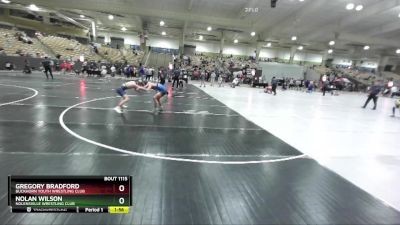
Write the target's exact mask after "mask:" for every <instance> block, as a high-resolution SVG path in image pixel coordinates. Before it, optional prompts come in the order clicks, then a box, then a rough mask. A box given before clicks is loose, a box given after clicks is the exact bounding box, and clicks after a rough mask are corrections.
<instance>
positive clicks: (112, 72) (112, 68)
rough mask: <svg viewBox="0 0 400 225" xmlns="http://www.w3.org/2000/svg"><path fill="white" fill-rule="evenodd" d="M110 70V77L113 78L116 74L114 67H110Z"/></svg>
mask: <svg viewBox="0 0 400 225" xmlns="http://www.w3.org/2000/svg"><path fill="white" fill-rule="evenodd" d="M110 70H111V76H112V77H114V76H115V72H116V69H115V66H114V65H112V66H111V68H110Z"/></svg>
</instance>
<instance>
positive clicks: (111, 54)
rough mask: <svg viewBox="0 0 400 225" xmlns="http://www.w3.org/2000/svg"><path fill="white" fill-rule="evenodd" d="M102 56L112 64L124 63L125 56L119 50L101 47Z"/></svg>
mask: <svg viewBox="0 0 400 225" xmlns="http://www.w3.org/2000/svg"><path fill="white" fill-rule="evenodd" d="M98 50H99V53H100V55H102V56H103V57H104V58H105V59H107V60H108V61H110V62H123V61H124V56H123V55H122V52H121V51H120V50H119V49H115V48H110V47H107V46H101V47H100V48H98Z"/></svg>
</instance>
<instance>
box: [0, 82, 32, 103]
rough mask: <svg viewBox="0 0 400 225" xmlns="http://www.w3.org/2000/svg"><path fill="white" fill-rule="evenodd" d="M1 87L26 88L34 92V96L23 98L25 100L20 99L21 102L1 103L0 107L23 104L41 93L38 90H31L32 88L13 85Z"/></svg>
mask: <svg viewBox="0 0 400 225" xmlns="http://www.w3.org/2000/svg"><path fill="white" fill-rule="evenodd" d="M0 85H2V86H6V87H16V88H24V89H28V90H31V91H33V92H34V93H33V95H31V96H29V97H26V98H23V99H19V100H16V101H12V102H6V103H0V106H3V105H11V104H14V103H18V102H22V101H25V100H28V99H31V98H34V97H35V96H36V95H38V94H39V92H38V91H37V90H36V89H33V88H30V87H24V86H17V85H12V84H0Z"/></svg>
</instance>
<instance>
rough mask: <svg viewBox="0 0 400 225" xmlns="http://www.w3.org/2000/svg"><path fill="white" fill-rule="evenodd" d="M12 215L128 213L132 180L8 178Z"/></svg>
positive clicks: (111, 177)
mask: <svg viewBox="0 0 400 225" xmlns="http://www.w3.org/2000/svg"><path fill="white" fill-rule="evenodd" d="M8 205H9V206H10V208H11V212H13V213H129V207H130V206H132V177H131V176H8Z"/></svg>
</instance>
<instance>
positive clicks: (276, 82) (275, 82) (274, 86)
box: [271, 77, 278, 95]
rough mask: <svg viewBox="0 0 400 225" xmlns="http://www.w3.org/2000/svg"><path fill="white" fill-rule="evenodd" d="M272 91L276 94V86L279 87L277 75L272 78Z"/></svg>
mask: <svg viewBox="0 0 400 225" xmlns="http://www.w3.org/2000/svg"><path fill="white" fill-rule="evenodd" d="M271 85H272V92H273V93H274V95H276V88H277V87H278V80H277V79H276V78H275V77H272V79H271Z"/></svg>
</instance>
